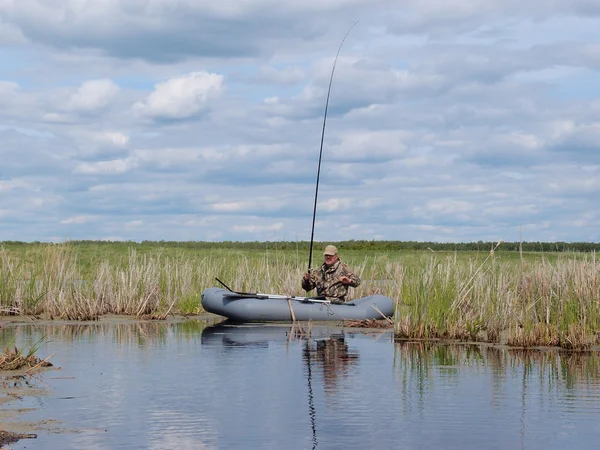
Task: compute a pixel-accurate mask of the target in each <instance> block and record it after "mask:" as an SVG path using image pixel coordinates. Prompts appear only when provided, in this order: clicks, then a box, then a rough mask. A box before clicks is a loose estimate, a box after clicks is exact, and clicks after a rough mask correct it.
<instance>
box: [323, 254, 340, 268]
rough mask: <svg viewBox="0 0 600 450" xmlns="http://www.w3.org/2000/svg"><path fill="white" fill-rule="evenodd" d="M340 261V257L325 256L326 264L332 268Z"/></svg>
mask: <svg viewBox="0 0 600 450" xmlns="http://www.w3.org/2000/svg"><path fill="white" fill-rule="evenodd" d="M337 260H338V255H325V264H327V265H328V266H331V265H332V264H335V262H336V261H337Z"/></svg>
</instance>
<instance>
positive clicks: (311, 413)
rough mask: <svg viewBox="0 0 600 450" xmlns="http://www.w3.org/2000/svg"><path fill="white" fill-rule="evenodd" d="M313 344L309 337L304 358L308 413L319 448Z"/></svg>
mask: <svg viewBox="0 0 600 450" xmlns="http://www.w3.org/2000/svg"><path fill="white" fill-rule="evenodd" d="M311 350H312V349H311V345H310V341H309V340H308V339H307V340H306V341H305V343H304V352H303V354H302V355H303V356H304V360H305V361H306V372H307V375H308V376H307V377H306V379H307V380H308V415H309V417H310V427H311V431H312V444H313V446H312V448H313V450H314V449H316V448H317V445H319V441H318V440H317V426H316V416H317V414H316V410H315V400H314V396H313V389H312V364H311V361H310V354H311Z"/></svg>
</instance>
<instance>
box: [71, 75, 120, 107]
mask: <svg viewBox="0 0 600 450" xmlns="http://www.w3.org/2000/svg"><path fill="white" fill-rule="evenodd" d="M118 92H119V86H117V85H116V84H115V83H114V82H113V81H112V80H90V81H86V82H84V83H82V85H81V86H80V87H79V88H78V89H77V91H76V92H75V93H73V94H72V95H71V96H70V97H69V99H68V100H67V102H66V105H65V109H66V110H67V111H71V112H84V113H89V112H94V111H97V110H100V109H103V108H105V107H106V106H108V105H109V104H110V102H111V101H112V99H113V98H114V97H115V96H116V95H117V94H118Z"/></svg>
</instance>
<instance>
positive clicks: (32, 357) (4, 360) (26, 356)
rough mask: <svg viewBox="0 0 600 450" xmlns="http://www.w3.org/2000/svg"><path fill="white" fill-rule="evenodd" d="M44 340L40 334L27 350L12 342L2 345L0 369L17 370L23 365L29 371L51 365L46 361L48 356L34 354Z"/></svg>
mask: <svg viewBox="0 0 600 450" xmlns="http://www.w3.org/2000/svg"><path fill="white" fill-rule="evenodd" d="M44 340H45V337H44V336H42V337H41V338H40V339H38V341H37V342H35V343H34V344H33V345H32V346H30V347H29V349H28V350H27V351H24V350H23V349H19V348H17V347H16V346H15V345H14V344H9V345H7V346H6V347H4V350H3V352H2V353H0V370H18V369H21V368H24V367H25V368H27V371H28V372H31V371H34V370H37V369H39V368H41V367H49V366H52V364H51V363H50V362H48V359H50V358H46V359H40V358H39V357H37V356H36V352H37V351H38V349H39V347H40V345H41V344H42V343H43V342H44Z"/></svg>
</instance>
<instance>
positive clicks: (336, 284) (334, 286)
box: [302, 260, 360, 303]
mask: <svg viewBox="0 0 600 450" xmlns="http://www.w3.org/2000/svg"><path fill="white" fill-rule="evenodd" d="M343 276H347V277H348V278H350V281H351V282H350V284H349V285H346V284H343V283H342V282H341V281H339V279H340V277H343ZM359 284H360V278H359V277H358V276H357V275H356V274H354V273H353V272H352V271H351V270H350V268H349V267H348V266H347V265H346V264H344V263H342V262H341V261H340V260H338V261H336V262H335V263H334V264H333V265H332V266H331V267H327V265H326V264H323V265H322V266H321V267H320V268H319V269H316V270H313V271H311V273H310V279H308V280H305V279H304V278H302V289H304V290H305V291H311V290H313V289H314V288H315V287H316V288H317V295H318V296H322V297H325V298H327V300H331V301H332V302H334V303H343V302H345V301H346V300H347V299H346V296H347V295H348V286H352V287H357V286H358V285H359Z"/></svg>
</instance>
